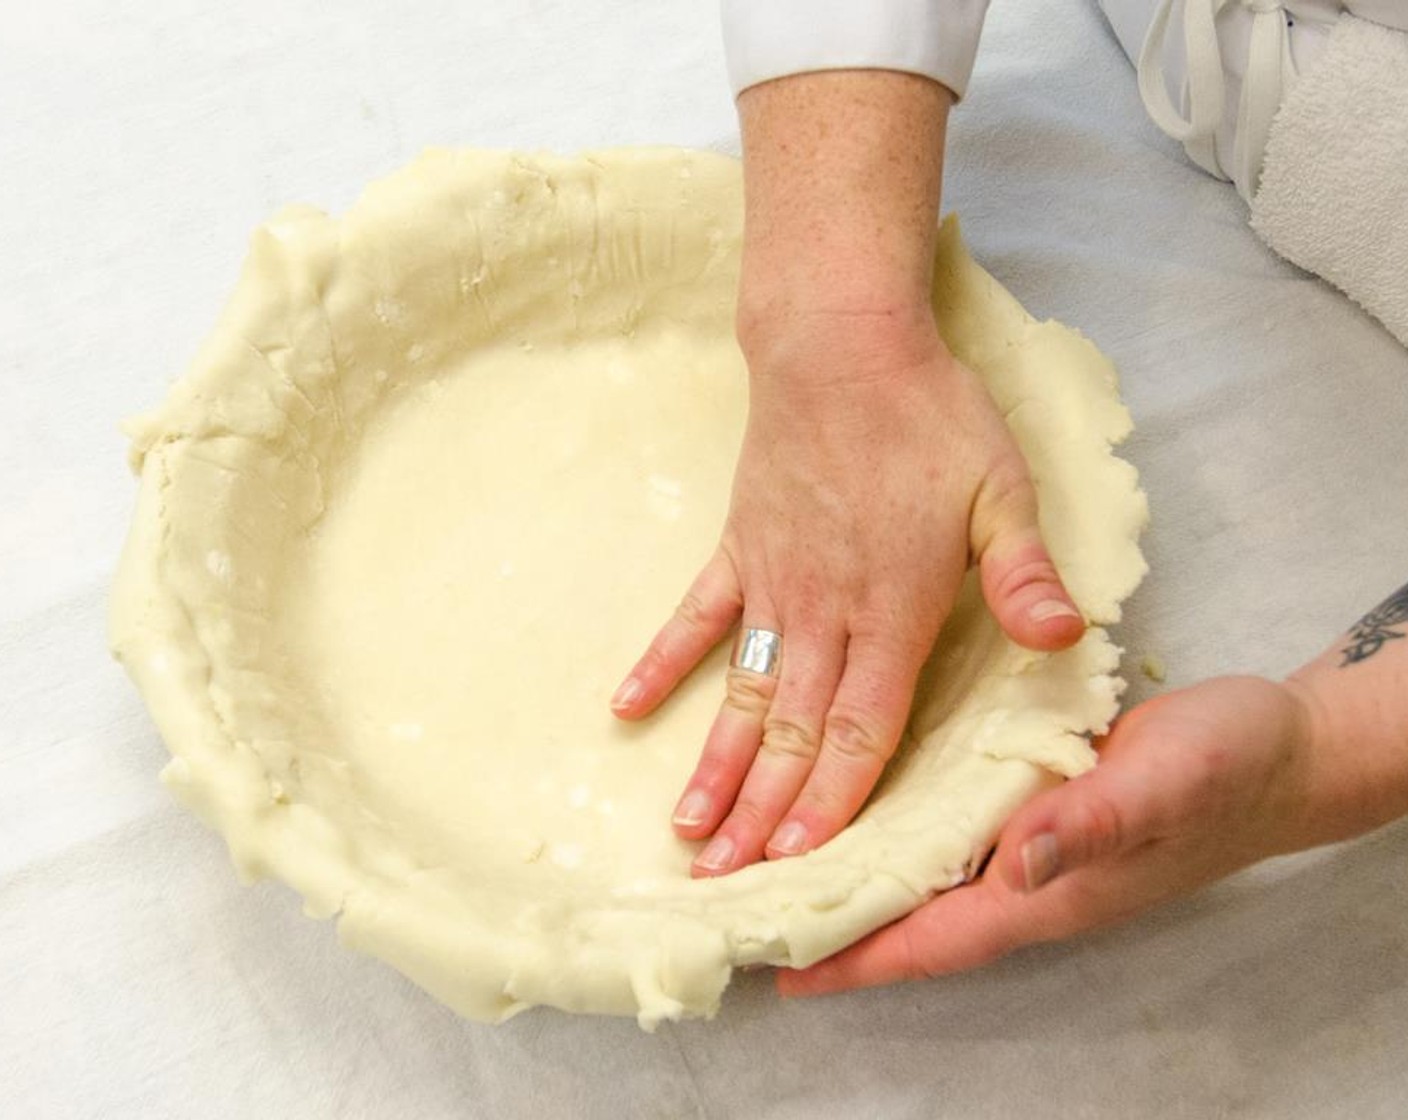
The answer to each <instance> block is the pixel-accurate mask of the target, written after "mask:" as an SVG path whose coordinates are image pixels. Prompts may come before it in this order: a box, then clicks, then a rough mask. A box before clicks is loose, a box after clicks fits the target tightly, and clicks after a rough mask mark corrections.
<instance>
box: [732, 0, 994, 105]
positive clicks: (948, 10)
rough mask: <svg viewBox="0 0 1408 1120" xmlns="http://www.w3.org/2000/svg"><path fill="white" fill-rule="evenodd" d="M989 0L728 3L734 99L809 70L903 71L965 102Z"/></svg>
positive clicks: (739, 0)
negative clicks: (932, 82) (774, 80)
mask: <svg viewBox="0 0 1408 1120" xmlns="http://www.w3.org/2000/svg"><path fill="white" fill-rule="evenodd" d="M987 7H988V0H722V15H723V28H724V53H725V55H726V56H727V59H728V76H729V83H730V84H731V85H732V86H733V92H734V94H735V96H736V95H737V94H739V93H742V92H743V91H744V90H745V89H747V88H748V87H749V86H754V85H757V84H758V83H759V82H766V81H769V80H771V79H772V78H781V77H785V76H786V75H788V74H802V73H806V72H807V71H810V70H854V69H860V70H903V71H905V72H907V73H910V74H923V75H924V76H925V77H929V78H933V79H934V80H935V81H936V82H942V83H943V84H944V85H946V86H947V87H948V88H949V89H951V90H952V91H953V93H954V96H955V97H962V96H963V93H964V91H965V90H966V89H967V88H968V79H969V77H971V76H972V73H973V59H974V58H975V57H976V56H977V53H978V37H979V35H980V34H981V33H982V30H983V16H984V15H985V14H986V13H987Z"/></svg>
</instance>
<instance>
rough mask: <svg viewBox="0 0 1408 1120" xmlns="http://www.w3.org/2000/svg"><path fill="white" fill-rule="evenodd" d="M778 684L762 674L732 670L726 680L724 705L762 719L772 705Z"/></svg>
mask: <svg viewBox="0 0 1408 1120" xmlns="http://www.w3.org/2000/svg"><path fill="white" fill-rule="evenodd" d="M775 691H777V682H776V680H775V679H774V678H772V677H767V676H764V675H763V674H761V673H751V672H749V671H748V670H746V669H730V670H729V671H728V674H727V675H726V676H725V678H724V703H725V704H727V705H728V706H729V707H731V708H733V709H734V710H735V711H738V712H741V713H743V714H744V715H748V716H754V717H756V718H758V719H762V718H763V717H764V716H765V715H766V714H767V710H768V705H769V704H771V703H772V697H773V693H774V692H775Z"/></svg>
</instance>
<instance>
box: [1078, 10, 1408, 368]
mask: <svg viewBox="0 0 1408 1120" xmlns="http://www.w3.org/2000/svg"><path fill="white" fill-rule="evenodd" d="M1100 6H1101V7H1102V8H1103V9H1104V11H1105V14H1106V16H1107V17H1108V19H1109V21H1110V26H1111V27H1112V28H1113V29H1114V31H1115V34H1116V36H1117V37H1118V38H1119V40H1120V44H1121V45H1122V46H1123V47H1124V49H1125V52H1126V53H1127V54H1128V55H1129V56H1130V58H1131V59H1137V65H1138V70H1139V91H1140V95H1141V96H1142V98H1143V100H1144V104H1145V107H1146V108H1147V109H1148V111H1149V115H1150V116H1151V117H1152V118H1153V120H1154V122H1155V123H1156V124H1157V125H1158V126H1159V127H1160V128H1162V129H1163V130H1164V132H1166V133H1167V134H1168V135H1170V136H1172V137H1173V138H1174V139H1175V140H1179V141H1181V142H1182V144H1183V146H1184V149H1185V150H1186V151H1187V152H1188V155H1189V157H1190V158H1191V159H1192V160H1193V161H1194V162H1195V163H1197V164H1198V165H1199V166H1200V167H1202V168H1203V169H1204V170H1205V171H1207V172H1209V173H1210V174H1212V175H1216V176H1217V177H1218V178H1220V179H1227V180H1230V181H1232V182H1234V183H1235V184H1236V186H1237V190H1238V192H1239V193H1240V194H1241V195H1242V197H1243V198H1244V199H1246V200H1247V202H1248V203H1250V205H1251V209H1252V227H1253V228H1254V229H1255V230H1256V231H1257V233H1258V234H1260V235H1261V237H1262V239H1263V240H1264V241H1265V242H1266V243H1267V244H1268V245H1270V246H1271V248H1273V249H1274V250H1276V252H1278V253H1280V254H1281V255H1282V256H1284V257H1286V258H1287V259H1288V260H1290V261H1292V262H1293V263H1295V264H1298V265H1300V266H1301V267H1302V268H1305V269H1307V270H1309V271H1311V272H1314V273H1316V274H1317V275H1319V276H1321V277H1323V278H1324V279H1326V280H1328V281H1330V283H1332V284H1334V285H1335V286H1337V287H1338V288H1340V289H1341V290H1343V291H1344V292H1345V293H1346V294H1348V295H1349V296H1350V297H1351V298H1352V299H1353V300H1354V301H1355V302H1356V303H1358V304H1359V305H1360V306H1362V307H1363V308H1365V309H1366V310H1367V311H1369V312H1370V313H1371V314H1373V315H1375V316H1376V317H1377V318H1378V319H1379V320H1381V321H1382V322H1383V323H1384V325H1385V326H1387V327H1388V328H1389V330H1390V331H1392V332H1393V333H1394V335H1395V336H1397V338H1398V340H1399V341H1400V342H1403V343H1404V344H1405V345H1408V189H1405V188H1408V0H1100ZM1361 17H1362V18H1361Z"/></svg>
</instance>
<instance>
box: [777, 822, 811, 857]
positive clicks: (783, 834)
mask: <svg viewBox="0 0 1408 1120" xmlns="http://www.w3.org/2000/svg"><path fill="white" fill-rule="evenodd" d="M806 846H807V826H806V825H804V824H803V823H802V822H801V821H788V822H787V823H786V824H785V825H783V826H782V827H781V828H779V829H778V830H777V831H776V832H774V833H773V834H772V839H771V840H770V841H768V851H770V852H777V853H778V854H779V855H784V856H795V855H796V854H797V853H798V852H800V851H801V850H802V849H803V848H805V847H806Z"/></svg>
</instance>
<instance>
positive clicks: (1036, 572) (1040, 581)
mask: <svg viewBox="0 0 1408 1120" xmlns="http://www.w3.org/2000/svg"><path fill="white" fill-rule="evenodd" d="M1059 582H1060V576H1058V575H1057V574H1056V565H1054V564H1053V563H1052V562H1051V557H1049V556H1048V555H1046V552H1045V550H1043V551H1042V552H1041V553H1040V554H1039V555H1036V556H1031V557H1027V558H1025V559H1023V560H1019V561H1018V562H1017V563H1015V564H1013V565H1012V567H1010V568H1008V569H1007V571H1005V572H1003V573H1002V578H1001V579H1000V580H999V581H998V585H997V592H998V594H999V595H1000V596H1001V597H1002V598H1004V599H1006V598H1010V597H1012V596H1014V595H1017V594H1019V593H1020V592H1022V591H1025V590H1026V589H1027V588H1029V587H1036V586H1041V585H1047V584H1053V583H1059Z"/></svg>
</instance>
